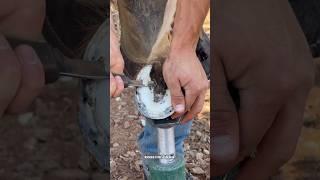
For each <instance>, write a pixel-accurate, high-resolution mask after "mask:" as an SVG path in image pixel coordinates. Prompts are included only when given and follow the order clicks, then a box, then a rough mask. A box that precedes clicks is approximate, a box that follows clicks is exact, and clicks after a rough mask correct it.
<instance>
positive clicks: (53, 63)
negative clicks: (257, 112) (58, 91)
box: [7, 37, 109, 84]
mask: <svg viewBox="0 0 320 180" xmlns="http://www.w3.org/2000/svg"><path fill="white" fill-rule="evenodd" d="M7 40H8V42H9V44H10V45H11V47H12V48H16V47H17V46H19V45H23V44H25V45H29V46H31V47H32V48H33V49H34V50H35V51H36V53H37V55H38V57H39V58H40V60H41V62H42V64H43V67H44V71H45V80H46V81H45V82H46V84H48V83H53V82H55V81H57V80H58V79H59V78H60V76H68V77H75V78H81V79H90V80H102V79H107V78H109V76H108V75H107V74H108V73H107V71H106V69H105V67H106V66H105V64H104V61H103V59H102V60H101V61H95V62H91V61H83V60H81V59H71V58H68V57H66V56H64V55H63V53H62V52H61V51H60V50H58V49H57V48H54V47H52V46H50V45H49V44H48V43H46V42H35V41H28V40H22V39H16V38H8V37H7Z"/></svg>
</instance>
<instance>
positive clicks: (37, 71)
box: [7, 45, 45, 113]
mask: <svg viewBox="0 0 320 180" xmlns="http://www.w3.org/2000/svg"><path fill="white" fill-rule="evenodd" d="M15 52H16V54H17V57H18V60H19V62H20V66H21V75H22V76H21V81H20V86H19V89H18V91H17V93H16V96H15V98H14V99H13V100H12V102H11V103H10V105H9V107H8V109H7V111H8V112H9V113H21V112H23V111H24V110H25V109H27V107H28V106H29V105H30V104H31V103H32V102H33V100H34V98H35V97H36V96H37V95H38V94H39V93H40V91H41V89H42V88H43V87H44V84H45V78H44V69H43V66H42V63H41V61H40V59H39V57H38V56H37V55H36V53H35V51H34V50H33V49H32V48H31V47H30V46H26V45H21V46H19V47H17V48H16V49H15Z"/></svg>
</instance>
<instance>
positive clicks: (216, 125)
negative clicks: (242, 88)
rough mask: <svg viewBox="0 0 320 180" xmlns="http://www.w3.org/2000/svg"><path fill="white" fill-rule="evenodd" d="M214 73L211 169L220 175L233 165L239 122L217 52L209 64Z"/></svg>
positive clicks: (236, 150) (237, 148)
mask: <svg viewBox="0 0 320 180" xmlns="http://www.w3.org/2000/svg"><path fill="white" fill-rule="evenodd" d="M211 68H212V69H213V72H215V75H214V76H213V80H212V83H213V86H211V87H212V88H213V89H212V92H213V94H212V96H211V98H212V99H211V102H212V104H213V112H212V120H213V125H212V126H211V130H210V132H211V139H212V141H211V143H212V144H210V146H211V147H210V149H211V153H210V154H211V160H210V161H211V163H212V166H211V168H212V169H211V171H212V172H213V175H214V176H218V175H222V174H224V173H225V172H226V171H228V170H229V169H231V168H232V167H233V166H234V165H235V161H236V158H237V156H238V151H239V122H238V114H237V110H236V107H235V104H234V102H233V100H232V98H231V95H230V93H229V90H228V88H227V81H226V77H225V73H224V68H223V66H222V64H221V61H220V59H219V58H218V57H217V54H216V55H214V61H213V63H212V65H211Z"/></svg>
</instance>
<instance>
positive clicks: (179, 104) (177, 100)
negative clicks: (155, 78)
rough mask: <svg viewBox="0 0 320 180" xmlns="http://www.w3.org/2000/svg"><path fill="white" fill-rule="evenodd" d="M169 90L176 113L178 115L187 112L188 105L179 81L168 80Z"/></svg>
mask: <svg viewBox="0 0 320 180" xmlns="http://www.w3.org/2000/svg"><path fill="white" fill-rule="evenodd" d="M167 86H168V89H169V91H170V95H171V103H172V106H173V108H174V111H175V112H176V113H178V114H182V113H184V112H185V109H186V105H185V99H184V95H183V92H182V89H181V86H180V83H179V81H178V80H168V82H167Z"/></svg>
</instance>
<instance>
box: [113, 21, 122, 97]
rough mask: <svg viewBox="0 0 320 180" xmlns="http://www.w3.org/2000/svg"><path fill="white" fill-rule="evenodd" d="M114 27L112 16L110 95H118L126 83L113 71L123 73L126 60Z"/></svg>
mask: <svg viewBox="0 0 320 180" xmlns="http://www.w3.org/2000/svg"><path fill="white" fill-rule="evenodd" d="M113 27H114V25H113V20H112V18H110V96H111V97H117V96H119V95H120V93H121V92H122V91H123V89H124V83H123V81H122V79H121V77H120V76H115V77H114V76H113V75H112V73H117V74H122V73H123V68H124V61H123V57H122V55H121V52H120V48H119V41H118V39H117V37H116V34H115V31H114V28H113Z"/></svg>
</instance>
